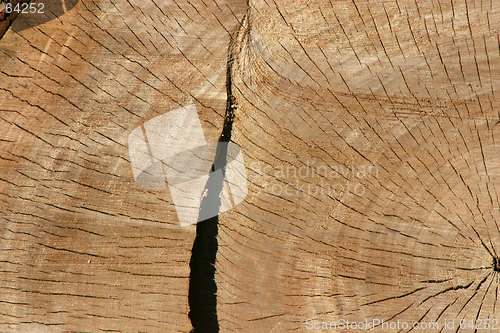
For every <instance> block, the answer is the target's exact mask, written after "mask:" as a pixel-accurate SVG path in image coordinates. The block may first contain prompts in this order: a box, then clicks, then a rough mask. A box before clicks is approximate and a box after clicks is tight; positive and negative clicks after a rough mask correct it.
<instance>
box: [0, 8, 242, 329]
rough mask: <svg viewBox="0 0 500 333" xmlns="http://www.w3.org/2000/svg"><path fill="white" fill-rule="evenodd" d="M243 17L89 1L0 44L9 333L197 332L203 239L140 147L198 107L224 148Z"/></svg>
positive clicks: (2, 290)
mask: <svg viewBox="0 0 500 333" xmlns="http://www.w3.org/2000/svg"><path fill="white" fill-rule="evenodd" d="M155 3H156V4H155ZM242 5H244V3H243V4H241V2H235V1H217V2H215V1H205V2H204V1H190V2H183V1H177V2H174V1H155V2H153V1H94V2H93V1H82V2H79V3H78V4H77V5H76V6H75V7H74V8H73V9H71V10H69V11H68V12H67V13H66V14H64V15H62V16H60V17H59V19H54V20H51V21H49V22H45V23H43V24H41V25H37V26H36V27H35V28H31V29H25V28H26V26H30V25H34V24H35V25H36V24H38V23H40V22H38V21H37V17H36V16H33V15H32V16H25V17H23V15H22V14H21V15H20V17H19V18H18V19H17V20H16V21H15V22H14V25H13V26H12V28H11V29H10V30H9V31H8V32H7V34H6V35H5V36H4V37H3V39H2V40H0V128H1V131H0V133H1V134H0V142H1V148H0V170H1V172H0V218H1V222H0V226H1V240H0V244H1V246H0V248H1V250H0V262H1V266H0V267H1V269H0V270H1V271H2V273H1V275H0V280H1V282H0V295H1V296H0V331H3V332H4V331H5V332H61V331H91V332H97V331H102V330H107V331H127V332H130V331H135V332H137V331H147V332H189V331H190V330H191V328H192V326H191V323H190V320H189V317H188V313H189V304H188V288H189V275H190V270H189V269H190V268H189V262H190V258H191V248H192V245H193V240H194V238H195V227H194V226H191V227H187V228H180V227H179V222H178V220H177V216H176V213H175V209H174V206H173V203H172V200H171V198H170V195H169V192H168V190H167V191H156V190H144V189H141V188H139V187H138V186H137V185H136V184H135V183H134V178H133V176H132V169H131V166H130V162H129V155H128V148H127V144H128V143H127V139H128V135H129V134H130V132H131V131H132V130H133V129H134V128H136V127H137V126H139V125H140V124H142V123H143V122H145V121H147V120H149V119H151V118H153V117H155V116H157V115H159V114H163V113H165V112H168V111H171V110H174V109H176V108H179V107H181V106H184V105H188V104H195V105H196V107H197V109H198V112H199V114H200V118H201V120H202V127H203V130H204V132H205V136H206V138H207V141H216V140H217V139H218V137H219V135H220V130H221V128H222V123H223V116H224V112H225V103H226V94H225V92H226V88H225V81H226V62H227V47H228V44H229V34H228V32H227V31H229V30H234V29H235V27H236V26H237V25H238V24H239V23H238V19H237V17H238V16H240V17H241V16H242V14H241V12H244V6H242ZM46 9H49V8H48V7H46Z"/></svg>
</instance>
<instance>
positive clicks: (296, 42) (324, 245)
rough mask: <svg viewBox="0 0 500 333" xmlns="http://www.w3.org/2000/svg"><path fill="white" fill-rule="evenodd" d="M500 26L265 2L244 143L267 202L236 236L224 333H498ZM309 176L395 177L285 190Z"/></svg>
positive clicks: (247, 73)
mask: <svg viewBox="0 0 500 333" xmlns="http://www.w3.org/2000/svg"><path fill="white" fill-rule="evenodd" d="M499 22H500V8H499V5H498V4H497V3H495V2H488V3H485V2H483V1H432V2H431V1H427V2H424V1H400V0H398V1H331V2H330V1H321V0H318V1H307V2H306V1H303V2H295V3H294V4H293V5H290V3H289V2H288V1H279V0H276V1H272V2H269V1H263V0H262V1H261V0H252V1H250V6H249V12H248V20H247V21H246V24H245V28H244V29H242V30H241V32H240V38H239V42H238V48H237V51H236V52H235V58H236V64H235V66H234V68H233V72H232V74H233V75H232V91H233V94H234V98H235V101H236V104H237V106H238V107H237V109H236V111H235V120H234V124H233V134H232V139H233V140H234V141H235V142H236V143H238V144H239V145H241V146H242V147H244V151H245V153H246V157H247V160H246V161H247V163H248V165H249V166H250V167H249V178H250V179H251V183H252V185H251V188H252V190H251V194H250V195H249V197H248V199H247V200H246V201H245V202H244V203H243V204H241V205H240V206H238V208H237V209H236V211H232V212H231V213H230V214H225V215H223V216H222V217H221V219H220V222H219V223H220V224H219V252H218V254H217V263H216V268H217V275H216V281H217V285H218V303H217V306H218V315H219V320H220V323H221V331H223V332H236V331H243V332H291V331H298V332H302V331H308V330H307V329H306V320H308V319H313V320H315V321H319V322H323V321H327V322H330V321H331V322H335V321H338V320H340V319H344V320H349V321H363V322H364V321H365V319H367V320H369V321H371V320H373V319H379V320H386V321H389V320H392V321H394V322H397V321H398V320H399V321H401V322H403V321H406V322H408V323H409V325H410V328H411V325H412V323H413V322H418V321H419V320H421V321H423V322H424V321H425V322H428V321H438V322H439V323H440V325H441V326H440V329H442V328H443V325H444V322H445V321H451V320H453V319H454V320H455V322H456V323H455V330H454V331H456V330H457V328H458V323H459V320H460V319H466V320H467V324H468V323H469V321H470V320H475V319H476V318H477V319H488V318H489V319H494V318H496V319H499V317H500V308H499V306H500V304H499V302H498V288H499V277H498V276H499V275H498V274H499V273H498V271H495V270H494V260H497V259H495V258H498V253H500V252H499V251H500V229H499V219H500V214H499V208H500V207H499V201H498V191H499V185H500V169H499V165H500V157H499V156H500V155H499V154H498V152H499V148H500V144H499V135H500V125H496V123H497V122H498V120H499V116H498V108H499V100H498V97H497V95H498V92H499V88H500V86H499V84H500V76H499V74H500V73H499V68H500V58H499V51H500V50H499V43H498V31H499V28H500V26H499ZM308 163H309V164H310V165H315V166H320V165H328V166H333V167H338V168H341V167H343V168H345V169H346V170H350V169H352V167H354V168H355V170H356V172H357V171H358V167H361V166H365V167H369V166H376V167H377V168H378V174H375V173H374V174H373V175H372V176H369V175H366V176H362V177H358V176H357V175H356V174H355V175H353V174H352V173H351V172H349V173H347V174H346V176H345V177H343V176H338V177H337V178H335V177H333V176H330V175H328V176H327V177H319V176H318V175H315V176H314V177H313V176H312V175H311V173H309V175H308V176H303V177H302V176H297V177H295V176H294V175H293V174H290V175H288V176H287V175H286V168H288V167H291V168H295V169H296V170H298V169H299V168H300V167H304V166H306V165H307V164H308ZM252 164H253V167H252ZM280 168H282V169H280ZM252 169H253V170H252ZM283 169H284V170H285V174H284V175H283V174H280V170H283ZM303 170H305V169H303ZM304 174H305V171H304ZM297 181H299V182H300V184H306V188H305V191H306V192H307V186H308V185H309V184H310V185H311V186H313V185H314V186H318V188H321V185H322V184H323V183H327V184H331V185H332V186H333V185H335V184H339V183H340V184H344V185H345V184H346V182H347V181H350V182H351V183H352V184H358V183H359V184H361V185H362V186H363V188H364V189H365V193H363V194H362V195H356V193H350V194H349V193H345V192H344V193H332V194H330V195H328V194H327V193H326V190H327V188H326V187H324V189H325V193H323V194H322V193H316V194H314V186H313V187H312V188H313V190H311V196H307V195H304V194H303V193H299V194H297V193H296V190H297V189H298V190H299V191H300V190H303V189H304V188H303V187H301V186H300V184H299V186H297V185H296V182H297ZM287 184H290V186H289V187H288V190H289V193H292V194H291V195H288V194H286V193H285V192H284V186H286V185H287ZM272 185H273V186H275V187H274V189H275V193H272V190H268V192H271V193H265V192H266V187H267V188H268V189H269V188H270V186H272ZM280 186H281V188H280ZM280 189H281V191H283V192H280ZM358 189H359V192H361V190H360V189H361V188H360V187H358ZM351 192H354V189H351ZM319 331H324V332H331V331H335V330H329V329H325V330H319ZM339 331H342V330H339ZM354 331H359V332H363V331H364V330H354ZM381 331H384V330H383V329H381ZM385 331H387V330H385ZM395 331H398V330H395ZM399 331H404V332H406V331H409V329H406V330H402V329H401V330H399ZM427 331H428V332H437V331H440V330H426V332H427ZM462 331H466V332H469V331H473V330H471V329H466V330H460V332H462Z"/></svg>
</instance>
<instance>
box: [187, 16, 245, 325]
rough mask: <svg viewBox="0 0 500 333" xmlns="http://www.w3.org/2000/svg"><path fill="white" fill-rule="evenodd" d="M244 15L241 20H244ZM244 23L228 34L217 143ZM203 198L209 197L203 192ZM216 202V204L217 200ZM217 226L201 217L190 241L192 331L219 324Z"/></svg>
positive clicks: (221, 151) (226, 133)
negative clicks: (223, 95) (223, 91)
mask: <svg viewBox="0 0 500 333" xmlns="http://www.w3.org/2000/svg"><path fill="white" fill-rule="evenodd" d="M246 18H247V16H245V17H244V18H243V22H247V20H246ZM245 26H246V25H245V24H244V23H242V24H241V25H240V27H239V29H238V30H237V31H236V33H235V34H234V35H233V36H231V38H230V42H229V47H228V60H227V67H226V94H227V99H226V112H225V117H224V125H223V128H222V133H221V135H220V137H219V140H218V141H219V142H230V141H231V134H232V129H233V120H234V112H235V109H236V100H235V98H234V96H233V93H232V71H233V63H234V59H235V56H236V55H237V52H238V41H239V40H241V39H240V38H239V36H240V35H241V33H242V31H243V30H245V29H244V27H245ZM227 149H228V145H218V146H217V151H216V152H215V154H214V163H213V164H212V171H215V167H214V165H225V162H226V160H227ZM219 185H220V186H219V187H216V188H214V187H213V186H210V187H207V188H206V191H215V192H217V193H219V198H220V197H221V194H222V189H223V186H224V184H223V183H221V184H219ZM207 197H211V196H210V195H207V196H206V198H207ZM204 201H205V200H202V203H201V206H200V216H203V210H204V209H210V208H208V207H206V203H205V202H204ZM218 205H219V207H220V205H221V201H220V200H219V202H218ZM218 225H219V216H218V215H217V216H214V217H212V218H209V219H207V220H204V221H202V222H200V223H198V224H197V225H196V238H195V240H194V243H193V249H192V254H191V261H190V264H189V267H190V270H191V271H190V276H189V307H190V310H189V319H190V320H191V324H192V326H193V329H192V330H191V333H195V332H208V333H211V332H219V323H218V319H217V284H216V283H215V260H216V256H217V250H218V241H217V235H218V231H219V230H218Z"/></svg>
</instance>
